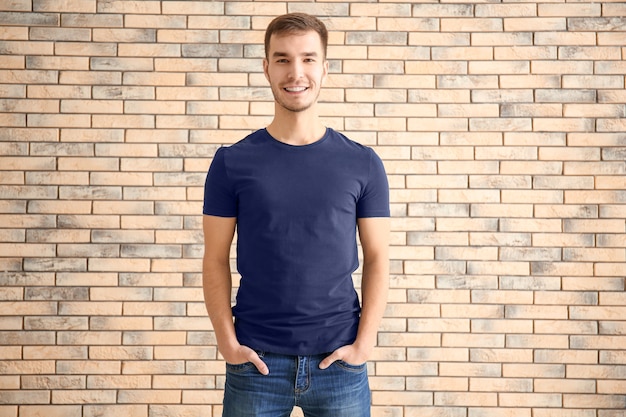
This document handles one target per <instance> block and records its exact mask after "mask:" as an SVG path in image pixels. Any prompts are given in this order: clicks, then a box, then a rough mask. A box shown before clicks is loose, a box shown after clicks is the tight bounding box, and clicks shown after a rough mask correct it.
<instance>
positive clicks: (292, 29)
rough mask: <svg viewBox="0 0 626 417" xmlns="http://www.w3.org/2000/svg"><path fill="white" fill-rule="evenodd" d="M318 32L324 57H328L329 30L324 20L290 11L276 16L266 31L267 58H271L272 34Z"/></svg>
mask: <svg viewBox="0 0 626 417" xmlns="http://www.w3.org/2000/svg"><path fill="white" fill-rule="evenodd" d="M309 31H313V32H316V33H317V34H318V35H319V37H320V42H321V44H322V51H323V52H324V56H323V58H324V59H326V51H327V48H328V31H327V30H326V26H325V25H324V23H322V21H320V20H319V19H318V18H316V17H315V16H311V15H308V14H306V13H289V14H284V15H282V16H278V17H276V18H275V19H274V20H272V21H271V22H270V24H269V25H268V26H267V29H266V31H265V58H269V53H270V41H271V40H272V36H273V35H275V36H284V35H294V34H302V33H305V32H309Z"/></svg>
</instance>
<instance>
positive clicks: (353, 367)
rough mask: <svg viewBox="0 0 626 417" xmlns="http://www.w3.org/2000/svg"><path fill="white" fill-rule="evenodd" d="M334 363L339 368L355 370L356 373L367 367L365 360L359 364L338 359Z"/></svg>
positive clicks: (349, 370)
mask: <svg viewBox="0 0 626 417" xmlns="http://www.w3.org/2000/svg"><path fill="white" fill-rule="evenodd" d="M335 364H336V365H337V366H338V367H339V368H341V369H343V370H346V371H348V372H356V373H358V372H363V371H365V370H366V369H367V362H366V363H362V364H360V365H353V364H351V363H348V362H346V361H342V360H338V361H335Z"/></svg>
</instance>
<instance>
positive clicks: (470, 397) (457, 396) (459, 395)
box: [435, 392, 502, 407]
mask: <svg viewBox="0 0 626 417" xmlns="http://www.w3.org/2000/svg"><path fill="white" fill-rule="evenodd" d="M499 395H502V394H496V393H476V392H472V393H469V392H449V393H448V392H443V393H439V392H436V393H435V405H438V406H464V407H494V406H495V405H496V404H497V402H498V396H499Z"/></svg>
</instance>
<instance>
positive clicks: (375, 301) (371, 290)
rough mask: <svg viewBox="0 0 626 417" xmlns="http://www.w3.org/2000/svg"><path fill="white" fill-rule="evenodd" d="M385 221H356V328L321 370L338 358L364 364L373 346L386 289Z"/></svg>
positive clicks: (387, 254)
mask: <svg viewBox="0 0 626 417" xmlns="http://www.w3.org/2000/svg"><path fill="white" fill-rule="evenodd" d="M389 223H390V220H389V218H385V217H373V218H362V219H359V220H358V226H359V237H360V240H361V246H362V248H363V275H362V280H361V298H362V301H361V302H362V308H361V320H360V322H359V330H358V333H357V338H356V340H355V342H354V343H353V344H352V345H349V346H343V347H341V348H339V349H337V350H336V351H335V352H333V353H332V354H331V355H330V356H328V357H327V358H325V359H324V360H323V361H322V363H320V368H322V369H325V368H327V367H329V366H330V365H331V364H332V363H333V362H334V361H336V360H339V359H341V360H343V361H345V362H348V363H352V364H360V363H364V362H366V361H367V359H368V358H369V356H370V354H371V352H372V350H373V349H374V346H376V339H377V335H378V327H379V326H380V322H381V320H382V317H383V314H384V313H385V307H386V305H387V292H388V290H389Z"/></svg>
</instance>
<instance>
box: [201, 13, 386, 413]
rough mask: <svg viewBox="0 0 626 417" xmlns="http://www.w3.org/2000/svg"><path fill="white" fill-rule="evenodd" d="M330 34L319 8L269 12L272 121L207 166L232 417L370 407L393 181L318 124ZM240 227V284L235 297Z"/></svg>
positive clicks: (209, 273) (211, 295)
mask: <svg viewBox="0 0 626 417" xmlns="http://www.w3.org/2000/svg"><path fill="white" fill-rule="evenodd" d="M327 42H328V33H327V31H326V28H325V27H324V24H323V23H322V22H321V21H319V20H318V19H316V18H314V17H312V16H309V15H306V14H301V13H294V14H288V15H283V16H279V17H277V18H276V19H274V20H273V21H272V22H271V23H270V25H269V26H268V28H267V31H266V35H265V54H266V57H265V60H264V61H263V70H264V73H265V76H266V78H267V80H268V81H269V83H270V86H271V89H272V93H273V94H274V99H275V114H274V119H273V121H272V122H271V123H270V124H269V125H268V126H267V128H265V129H260V130H257V131H256V132H254V133H252V134H250V135H249V136H247V137H246V138H244V139H243V140H241V141H240V142H238V143H236V144H234V145H232V146H229V147H222V148H220V149H219V150H218V151H217V153H216V155H215V158H214V160H213V162H212V164H211V168H210V169H209V173H208V175H207V180H206V185H205V198H204V209H203V213H204V216H203V217H204V225H203V227H204V238H205V254H204V264H203V265H204V266H203V286H204V297H205V302H206V307H207V311H208V313H209V317H210V319H211V322H212V324H213V328H214V330H215V336H216V338H217V344H218V349H219V351H220V352H221V354H222V355H223V356H224V359H225V360H226V363H227V364H226V383H225V393H224V411H223V417H288V416H289V415H290V414H291V411H292V409H293V407H294V406H296V405H297V406H299V407H301V408H302V409H303V411H304V413H305V415H307V416H314V417H366V416H369V415H370V390H369V385H368V380H367V368H366V361H367V359H368V357H369V356H370V354H371V352H372V349H373V348H374V346H375V344H376V338H377V331H378V326H379V324H380V321H381V318H382V316H383V312H384V309H385V305H386V298H387V288H388V265H389V263H388V246H389V236H388V235H389V188H388V184H387V178H386V175H385V171H384V168H383V165H382V162H381V160H380V158H379V157H378V156H377V155H376V154H375V153H374V152H373V151H372V150H371V149H370V148H367V147H364V146H362V145H359V144H357V143H355V142H353V141H351V140H349V139H348V138H346V137H345V136H343V135H341V134H340V133H338V132H336V131H334V130H332V129H330V128H326V127H324V125H323V124H322V123H321V122H320V119H319V117H318V114H317V98H318V96H319V93H320V88H321V86H322V82H323V81H324V78H325V77H326V75H327V73H328V61H327V60H326V47H327ZM357 229H358V233H359V237H360V241H361V246H362V248H363V270H362V285H361V289H362V303H361V304H362V307H361V306H360V303H359V299H358V296H357V293H356V291H355V289H354V286H353V282H352V273H353V272H354V271H355V270H356V268H357V267H358V252H357V245H356V231H357ZM235 230H236V231H237V269H238V271H239V273H240V275H241V281H240V287H239V290H238V293H237V299H236V304H235V306H234V307H233V308H231V302H230V300H231V289H232V282H231V270H230V266H229V249H230V246H231V243H232V241H233V238H234V234H235ZM233 317H234V319H235V320H234V323H233Z"/></svg>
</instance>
